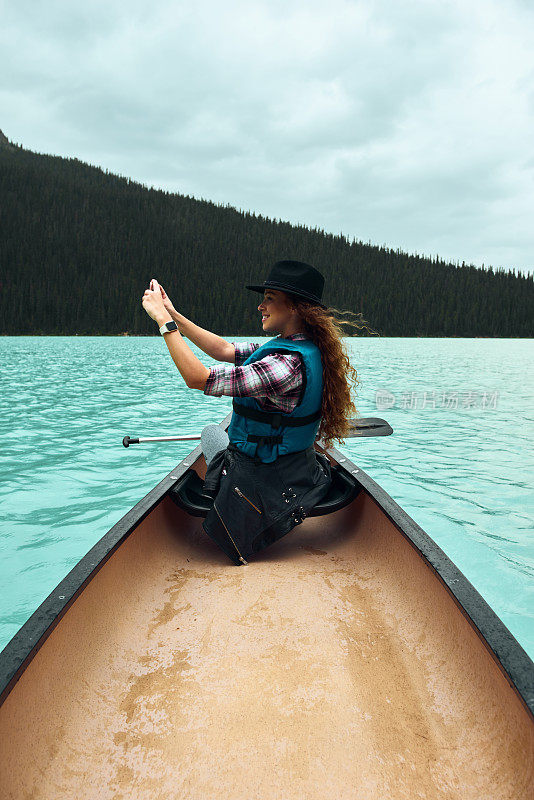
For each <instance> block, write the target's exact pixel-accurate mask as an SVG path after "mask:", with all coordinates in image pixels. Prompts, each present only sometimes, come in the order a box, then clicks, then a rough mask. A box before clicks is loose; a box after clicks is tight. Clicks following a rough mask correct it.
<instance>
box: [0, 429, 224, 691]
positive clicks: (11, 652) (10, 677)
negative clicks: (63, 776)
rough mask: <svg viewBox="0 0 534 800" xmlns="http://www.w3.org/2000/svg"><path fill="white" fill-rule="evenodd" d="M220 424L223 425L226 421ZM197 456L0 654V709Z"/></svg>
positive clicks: (107, 538)
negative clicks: (78, 602)
mask: <svg viewBox="0 0 534 800" xmlns="http://www.w3.org/2000/svg"><path fill="white" fill-rule="evenodd" d="M228 420H229V417H228ZM224 422H225V423H226V419H225V420H224ZM200 455H202V449H201V447H200V445H199V446H198V447H195V449H194V450H192V451H191V452H190V453H188V455H187V456H186V457H185V458H184V460H183V461H181V462H180V463H179V464H178V465H177V466H176V467H175V468H174V469H172V470H171V471H170V472H169V474H168V475H166V477H165V478H163V480H162V481H160V482H159V483H158V484H157V486H155V487H154V488H153V489H151V490H150V492H149V493H148V494H147V495H145V497H143V498H142V499H141V500H140V501H139V502H138V503H136V505H135V506H133V508H131V509H130V511H128V512H127V513H126V514H125V515H124V516H123V517H122V518H121V519H120V520H119V521H118V522H116V523H115V525H113V527H112V528H110V529H109V531H107V533H105V534H104V536H103V537H102V538H101V539H100V540H99V541H98V542H97V543H96V544H95V545H93V547H92V548H91V549H90V550H89V551H88V552H87V553H86V554H85V555H84V556H83V557H82V558H81V559H80V561H79V562H78V563H77V564H76V565H75V566H74V567H73V568H72V569H71V571H70V572H69V573H68V574H67V575H66V576H65V577H64V578H63V580H62V581H60V583H58V585H57V586H56V588H55V589H54V590H53V591H52V592H51V593H50V594H49V595H48V597H47V598H46V599H45V600H43V602H42V603H41V605H40V606H39V607H38V608H37V610H36V611H34V613H33V614H32V615H31V617H30V618H29V619H28V620H27V622H25V623H24V625H23V626H22V627H21V628H20V630H19V631H18V632H17V633H16V634H15V635H14V636H13V638H12V639H11V640H10V641H9V642H8V644H7V645H6V646H5V648H4V649H3V650H2V651H1V652H0V706H1V705H2V703H3V702H4V701H5V699H6V698H7V696H8V695H9V693H10V692H11V690H12V689H13V687H14V685H15V684H16V682H17V681H18V679H19V677H20V676H21V675H22V673H23V672H24V670H25V669H26V667H27V666H28V664H29V663H30V661H31V660H32V659H33V657H34V656H35V655H36V653H37V652H38V651H39V648H40V647H41V645H42V644H43V643H44V642H45V641H46V639H47V638H48V636H49V635H50V634H51V633H52V631H53V630H54V628H55V627H56V625H57V624H58V622H59V621H60V620H61V618H62V617H63V616H64V614H65V613H66V612H67V611H68V609H69V608H70V606H71V605H72V603H73V602H74V601H75V600H76V598H77V597H78V596H79V595H80V594H81V592H83V590H84V589H85V587H86V586H87V584H88V583H89V582H90V581H91V580H92V578H93V577H94V576H95V575H96V573H97V572H98V571H99V570H100V569H101V568H102V567H103V566H104V564H105V563H106V561H107V560H108V559H109V558H110V557H111V556H112V555H113V553H114V552H115V550H117V548H118V547H120V545H121V544H122V543H123V542H124V541H125V539H127V538H128V536H129V535H130V534H131V533H132V532H133V531H134V530H135V529H136V528H137V527H138V526H139V525H140V524H141V522H143V520H144V519H145V518H146V517H147V516H148V515H149V514H150V513H151V512H152V511H153V510H154V508H156V506H157V505H158V504H159V503H160V502H161V500H162V499H163V498H164V497H165V495H166V494H167V493H168V491H169V489H171V488H172V487H173V486H174V484H175V483H176V482H177V480H178V479H179V478H181V477H182V475H183V474H184V473H185V472H186V471H187V470H188V469H189V468H190V467H191V464H193V463H194V462H195V461H196V459H197V458H198V457H199V456H200Z"/></svg>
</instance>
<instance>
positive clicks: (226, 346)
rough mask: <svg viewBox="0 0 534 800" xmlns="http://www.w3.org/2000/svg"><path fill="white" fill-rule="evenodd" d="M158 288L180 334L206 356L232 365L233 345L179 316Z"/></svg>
mask: <svg viewBox="0 0 534 800" xmlns="http://www.w3.org/2000/svg"><path fill="white" fill-rule="evenodd" d="M150 288H152V281H151V282H150ZM159 288H160V290H161V296H162V297H163V305H164V306H165V308H166V310H167V311H168V312H169V314H170V315H171V317H172V319H173V320H174V321H175V322H176V324H177V325H178V328H179V329H180V333H182V334H183V335H184V336H187V338H188V339H189V340H190V341H191V342H193V344H196V346H197V347H200V349H201V350H203V351H204V352H205V353H206V354H207V355H208V356H211V357H212V358H216V359H217V361H228V362H229V363H230V364H234V363H235V348H234V346H233V344H231V342H227V341H226V339H223V338H222V337H221V336H217V334H216V333H211V331H207V330H205V329H204V328H201V327H200V326H199V325H195V323H194V322H191V320H190V319H187V317H184V315H183V314H180V312H179V311H177V310H176V309H175V307H174V306H173V304H172V302H171V299H170V298H169V297H168V295H167V294H166V292H165V289H164V288H163V286H160V287H159Z"/></svg>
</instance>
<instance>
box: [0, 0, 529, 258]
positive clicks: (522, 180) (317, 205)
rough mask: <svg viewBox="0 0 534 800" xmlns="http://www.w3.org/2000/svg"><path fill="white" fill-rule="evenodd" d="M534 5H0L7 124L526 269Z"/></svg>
mask: <svg viewBox="0 0 534 800" xmlns="http://www.w3.org/2000/svg"><path fill="white" fill-rule="evenodd" d="M533 42H534V0H405V1H403V2H394V0H322V1H321V2H318V1H317V0H264V1H263V2H260V1H259V0H248V2H236V1H235V0H224V2H221V1H220V0H219V1H218V2H217V0H195V2H193V0H190V2H185V0H150V1H149V2H148V1H145V0H128V2H125V1H124V0H121V1H120V2H119V1H118V0H84V2H81V0H47V1H46V2H42V1H41V0H0V129H2V130H3V132H4V133H5V134H6V136H7V137H8V138H9V139H11V140H13V141H15V142H17V143H19V144H22V145H23V146H24V147H27V148H29V149H32V150H36V151H39V152H46V153H54V154H58V155H63V156H75V157H78V158H80V159H82V160H84V161H88V162H90V163H92V164H98V165H100V166H102V167H104V168H107V169H109V170H110V171H113V172H118V173H120V174H122V175H127V176H129V177H132V178H135V179H136V180H139V181H141V182H143V183H146V184H148V185H153V186H157V187H161V188H165V189H167V190H170V191H177V192H181V193H184V194H189V195H193V196H195V197H198V198H205V199H209V200H213V201H214V202H217V203H225V204H226V203H230V204H231V205H233V206H235V207H237V208H239V209H243V210H250V211H255V212H257V213H261V214H264V215H266V216H269V217H272V218H274V217H276V218H281V219H284V220H289V221H291V222H294V223H302V224H305V225H310V226H312V227H315V226H317V227H319V228H324V229H325V230H327V231H330V232H333V233H336V234H337V233H340V232H342V233H343V234H345V235H347V236H349V237H350V238H352V237H353V236H354V237H356V238H357V239H361V240H363V241H364V242H368V241H370V242H371V243H373V244H378V245H384V244H385V245H387V246H388V247H393V248H397V247H399V248H401V249H402V250H405V251H408V252H413V253H415V252H417V253H419V254H425V255H431V256H435V255H436V254H437V255H439V256H440V257H442V258H444V259H447V260H451V261H454V262H456V261H460V262H461V261H462V260H465V261H466V262H467V263H473V264H476V265H477V266H481V265H482V264H483V263H484V264H485V265H486V266H488V265H490V264H491V265H493V266H494V267H505V268H510V267H515V268H518V269H521V270H525V271H526V270H528V271H532V270H533V268H534V224H533V219H534V47H533Z"/></svg>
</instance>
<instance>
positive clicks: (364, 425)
mask: <svg viewBox="0 0 534 800" xmlns="http://www.w3.org/2000/svg"><path fill="white" fill-rule="evenodd" d="M349 425H350V430H349V433H348V434H347V437H346V438H347V439H354V438H356V437H357V436H391V434H392V433H393V428H392V427H391V425H390V424H389V423H388V422H386V420H385V419H379V418H378V417H362V418H360V419H351V420H350V422H349Z"/></svg>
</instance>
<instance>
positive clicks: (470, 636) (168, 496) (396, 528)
mask: <svg viewBox="0 0 534 800" xmlns="http://www.w3.org/2000/svg"><path fill="white" fill-rule="evenodd" d="M229 420H230V417H229V416H228V417H227V418H226V419H225V420H224V421H223V422H222V423H221V425H222V426H223V427H224V428H226V427H227V426H228V423H229ZM317 446H319V445H317ZM327 455H328V458H329V459H330V461H331V464H332V472H333V475H334V481H333V488H332V492H331V494H330V495H329V496H328V497H327V498H326V499H325V501H324V502H323V503H322V504H321V507H319V508H317V509H316V512H317V513H316V514H315V515H313V516H312V515H310V516H309V517H308V518H307V519H305V520H304V521H303V523H302V524H300V525H298V526H297V527H295V528H294V530H293V531H291V533H290V534H288V535H287V536H286V537H284V538H283V539H281V540H279V541H278V542H276V543H275V544H273V545H272V546H271V547H269V548H267V549H265V550H264V551H262V552H260V553H258V554H257V555H256V556H255V557H254V558H251V559H250V563H249V564H248V565H247V566H240V567H236V566H234V565H233V564H231V563H230V562H229V560H228V559H227V557H226V556H225V555H224V554H223V553H222V552H221V551H220V550H219V549H218V548H217V546H216V545H215V544H214V543H213V542H212V541H211V540H210V539H209V538H208V537H207V536H206V534H205V533H204V531H203V529H202V527H201V523H202V514H203V513H205V509H203V508H202V504H203V503H205V502H206V498H203V497H202V494H201V491H200V490H201V486H202V480H201V479H202V477H203V475H204V473H205V462H204V459H203V456H202V453H201V450H200V447H197V448H196V449H195V450H193V451H192V452H191V453H190V455H188V456H187V457H186V458H185V459H184V460H183V461H182V462H181V463H180V464H179V465H178V466H177V467H176V468H175V469H173V470H172V472H171V473H169V475H167V476H166V477H165V478H164V479H163V480H162V481H161V482H160V483H159V484H158V485H157V486H156V487H155V488H154V489H153V490H152V491H151V492H149V494H148V495H147V496H146V497H145V498H143V500H141V501H140V502H139V503H138V504H137V505H136V506H135V507H134V508H132V509H131V511H129V512H128V513H127V514H126V515H125V516H124V517H123V519H121V520H120V522H118V523H117V524H116V525H115V526H114V527H113V528H111V530H110V531H108V533H106V534H105V536H104V537H103V538H102V539H101V540H100V541H99V542H98V543H97V544H96V545H95V546H94V547H93V548H92V549H91V550H90V551H89V552H88V553H87V555H86V556H85V557H84V558H82V560H81V561H80V562H79V563H78V564H77V565H76V566H75V567H74V569H73V570H72V571H71V572H70V573H69V574H68V575H67V576H66V578H65V579H64V580H63V581H62V582H61V583H60V584H59V586H58V587H57V589H55V590H54V591H53V592H52V593H51V594H50V596H49V597H48V598H47V599H46V600H45V602H44V603H43V604H42V605H41V606H40V608H39V609H38V610H37V611H36V612H35V613H34V614H33V616H32V617H31V618H30V619H29V620H28V622H27V623H26V624H25V625H24V626H23V627H22V628H21V630H20V631H19V632H18V633H17V634H16V636H15V637H14V638H13V639H12V641H11V642H10V643H9V644H8V646H7V647H6V648H5V650H4V651H3V653H2V654H1V655H0V690H1V695H0V702H1V706H0V735H1V739H2V758H1V759H0V797H2V798H3V799H5V800H7V799H8V798H9V800H23V798H30V797H31V798H32V800H39V799H40V798H43V800H61V799H62V798H69V800H74V798H76V800H78V798H99V800H108V799H109V800H112V798H113V800H119V799H120V798H124V799H125V800H126V798H136V800H149V799H150V800H154V799H155V798H162V800H163V799H165V800H169V798H187V799H189V800H200V799H201V798H202V800H214V799H215V798H225V800H226V799H227V798H232V799H233V800H234V799H235V800H254V799H255V798H257V800H291V799H292V798H299V799H300V798H307V800H309V799H310V798H321V800H325V798H326V799H330V798H332V800H345V799H347V800H349V798H350V800H354V799H358V798H362V800H374V798H376V799H377V800H378V799H380V800H389V799H390V798H391V799H392V800H403V799H404V798H406V800H408V799H409V800H414V799H415V798H440V800H442V799H443V798H450V799H451V800H453V799H454V800H459V799H460V798H461V799H462V800H467V799H469V798H476V799H477V800H482V799H484V800H504V799H506V800H522V799H523V798H525V800H526V798H529V800H531V798H532V797H533V796H534V665H533V663H532V661H531V660H530V659H529V658H528V656H527V655H526V653H525V652H524V651H523V649H522V648H521V647H520V645H519V644H518V643H517V641H516V640H515V639H514V637H513V636H512V635H511V633H510V632H509V631H508V630H507V628H506V627H505V625H504V624H503V623H502V622H501V620H500V619H499V618H498V617H497V616H496V615H495V613H494V612H493V611H492V610H491V609H490V608H489V606H488V605H487V604H486V603H485V601H484V600H483V599H482V597H481V596H480V595H479V594H478V593H477V592H476V590H475V589H474V588H473V586H472V585H471V584H470V583H469V582H468V581H467V580H466V578H465V577H464V576H463V575H462V573H461V572H460V571H459V570H458V569H457V568H456V566H455V565H454V564H453V563H452V562H451V561H450V560H449V559H448V558H447V556H446V555H445V554H444V553H443V552H442V551H441V550H440V549H439V548H438V547H437V546H436V544H435V543H434V542H433V541H432V539H431V538H430V537H429V536H428V535H427V534H426V533H425V532H424V531H423V530H422V529H421V528H420V527H419V526H418V525H417V524H416V523H415V522H414V521H413V520H412V519H411V518H410V517H409V516H408V515H407V514H406V513H405V512H404V511H403V510H402V508H400V507H399V506H398V505H397V504H396V503H395V502H394V501H393V500H392V499H391V497H389V496H388V495H387V494H386V492H385V491H384V490H383V489H382V488H381V487H380V486H378V485H377V484H376V483H375V482H374V481H373V480H372V479H371V478H370V477H369V476H368V475H367V474H366V473H365V472H364V471H363V470H362V469H360V468H359V467H358V466H356V465H355V464H354V463H353V462H352V461H350V460H349V459H348V458H346V457H345V456H344V455H343V454H342V453H341V452H339V451H338V450H336V449H334V448H332V449H330V450H328V451H327Z"/></svg>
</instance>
